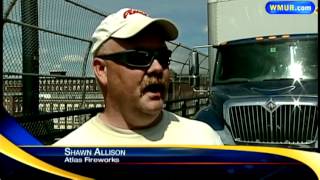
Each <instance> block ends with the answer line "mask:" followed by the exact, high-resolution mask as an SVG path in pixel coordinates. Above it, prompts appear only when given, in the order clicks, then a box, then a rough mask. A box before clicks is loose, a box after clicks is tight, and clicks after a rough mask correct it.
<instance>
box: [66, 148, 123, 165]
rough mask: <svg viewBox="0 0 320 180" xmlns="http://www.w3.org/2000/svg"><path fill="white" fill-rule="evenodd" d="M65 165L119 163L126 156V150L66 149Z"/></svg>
mask: <svg viewBox="0 0 320 180" xmlns="http://www.w3.org/2000/svg"><path fill="white" fill-rule="evenodd" d="M64 156H65V159H64V162H65V163H119V162H120V159H119V157H121V156H126V150H125V149H116V148H87V149H86V148H65V149H64Z"/></svg>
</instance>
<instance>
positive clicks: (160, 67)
mask: <svg viewBox="0 0 320 180" xmlns="http://www.w3.org/2000/svg"><path fill="white" fill-rule="evenodd" d="M164 68H165V67H164V66H163V65H161V63H160V62H159V60H158V59H154V60H153V62H152V64H151V65H150V67H149V69H148V71H147V72H148V73H152V72H162V71H163V70H164Z"/></svg>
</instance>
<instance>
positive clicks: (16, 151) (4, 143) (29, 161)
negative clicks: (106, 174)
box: [0, 134, 92, 179]
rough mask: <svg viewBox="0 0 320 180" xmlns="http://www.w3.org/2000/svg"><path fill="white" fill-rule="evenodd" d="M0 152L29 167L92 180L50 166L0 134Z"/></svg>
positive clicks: (71, 177)
mask: <svg viewBox="0 0 320 180" xmlns="http://www.w3.org/2000/svg"><path fill="white" fill-rule="evenodd" d="M0 144H1V146H0V152H1V153H3V154H5V155H7V156H9V157H11V158H13V159H15V160H17V161H20V162H22V163H24V164H26V165H29V166H31V167H34V168H37V169H40V170H43V171H46V172H48V173H51V174H55V175H58V176H62V177H65V178H70V179H92V178H88V177H84V176H81V175H77V174H74V173H71V172H68V171H65V170H63V169H60V168H57V167H55V166H52V165H50V164H48V163H46V162H44V161H42V160H40V159H38V158H35V157H33V156H31V155H30V154H28V153H26V152H25V151H23V150H22V149H21V148H19V147H17V146H16V145H14V144H13V143H11V142H10V141H9V140H8V139H6V138H5V137H4V136H3V135H1V134H0Z"/></svg>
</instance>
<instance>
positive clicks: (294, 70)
mask: <svg viewBox="0 0 320 180" xmlns="http://www.w3.org/2000/svg"><path fill="white" fill-rule="evenodd" d="M317 40H318V38H317V35H308V36H296V37H294V38H286V39H279V40H277V39H273V40H263V41H256V40H254V41H242V42H241V41H238V42H234V43H229V44H227V45H224V46H221V47H220V48H219V49H218V54H217V61H216V66H215V67H216V69H215V73H214V76H215V77H214V83H215V84H221V83H236V82H249V81H266V80H278V79H294V80H305V79H318V51H317V49H318V43H317Z"/></svg>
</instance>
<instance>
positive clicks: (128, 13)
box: [123, 9, 148, 19]
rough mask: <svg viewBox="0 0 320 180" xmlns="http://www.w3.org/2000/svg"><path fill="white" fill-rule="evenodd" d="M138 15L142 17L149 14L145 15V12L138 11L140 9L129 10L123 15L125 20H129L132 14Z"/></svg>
mask: <svg viewBox="0 0 320 180" xmlns="http://www.w3.org/2000/svg"><path fill="white" fill-rule="evenodd" d="M136 13H139V14H142V15H145V16H148V14H147V13H145V12H143V11H141V10H138V9H129V10H127V11H125V12H124V13H123V18H124V19H125V18H127V16H128V15H132V14H136Z"/></svg>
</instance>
